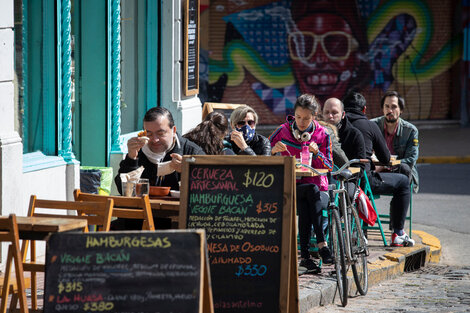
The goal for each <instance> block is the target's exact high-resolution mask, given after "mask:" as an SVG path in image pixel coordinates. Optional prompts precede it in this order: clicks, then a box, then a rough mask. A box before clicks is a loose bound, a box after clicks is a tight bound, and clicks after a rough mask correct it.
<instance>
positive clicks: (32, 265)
mask: <svg viewBox="0 0 470 313" xmlns="http://www.w3.org/2000/svg"><path fill="white" fill-rule="evenodd" d="M38 209H39V210H38ZM112 210H113V200H111V199H110V200H108V201H106V202H91V201H87V202H76V201H61V200H45V199H37V198H36V196H35V195H32V196H31V198H30V201H29V211H28V216H37V217H67V218H74V219H86V220H87V223H88V227H86V228H85V229H84V230H83V231H84V232H88V228H89V227H90V226H91V225H95V226H96V229H97V230H98V231H109V228H110V225H111V214H112ZM68 212H71V213H73V214H76V215H65V214H64V213H68ZM28 245H29V240H24V241H23V245H22V247H21V253H22V256H23V267H24V271H26V272H31V308H32V309H33V310H37V307H38V303H37V292H38V290H37V273H38V272H44V271H45V264H44V263H42V262H38V261H37V258H36V242H35V241H34V240H31V246H30V261H29V262H27V261H26V255H27V250H28ZM13 302H14V299H13V301H12V303H13Z"/></svg>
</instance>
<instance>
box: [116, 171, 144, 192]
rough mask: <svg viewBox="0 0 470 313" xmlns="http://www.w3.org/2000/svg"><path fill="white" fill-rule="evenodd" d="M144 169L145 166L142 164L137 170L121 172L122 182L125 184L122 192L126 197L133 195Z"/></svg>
mask: <svg viewBox="0 0 470 313" xmlns="http://www.w3.org/2000/svg"><path fill="white" fill-rule="evenodd" d="M143 171H144V167H143V166H141V167H139V168H138V169H136V170H133V171H131V172H129V173H121V174H120V177H121V182H122V186H123V188H122V189H123V190H122V194H123V195H124V196H126V197H131V196H132V195H133V194H134V189H135V184H136V183H137V182H138V181H139V178H140V176H142V172H143Z"/></svg>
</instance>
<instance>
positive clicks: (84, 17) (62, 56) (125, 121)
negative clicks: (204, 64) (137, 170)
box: [0, 0, 202, 256]
mask: <svg viewBox="0 0 470 313" xmlns="http://www.w3.org/2000/svg"><path fill="white" fill-rule="evenodd" d="M183 4H184V2H183V1H180V0H172V1H153V0H139V1H134V0H93V1H87V0H2V1H1V2H0V43H1V44H0V99H1V100H0V173H1V176H0V213H1V214H2V215H8V214H10V213H16V214H17V215H26V214H27V211H28V203H29V198H30V196H31V195H32V194H34V195H37V196H38V197H39V198H48V199H58V200H64V199H69V200H71V199H73V190H74V189H76V188H79V187H80V166H83V165H85V166H96V167H114V169H115V172H117V171H116V168H117V167H118V164H119V162H120V161H121V160H122V159H123V157H124V156H125V154H126V152H127V151H126V150H127V146H126V140H127V138H128V137H130V136H132V135H133V134H135V132H136V131H139V130H141V129H142V118H143V115H144V113H145V112H146V111H147V109H149V108H151V107H154V106H163V107H166V108H168V109H169V110H170V111H171V112H172V114H173V115H174V118H175V123H176V126H177V129H178V131H180V132H183V133H184V132H185V131H187V130H189V129H190V128H191V127H193V126H194V125H196V124H197V123H198V122H200V119H201V111H202V106H201V102H200V100H199V98H198V97H197V95H192V96H187V97H185V96H184V95H183V92H182V68H181V67H182V64H183V57H182V51H183V49H182V43H183V41H182V36H183V29H182V22H183V16H182V15H183ZM3 256H5V253H3Z"/></svg>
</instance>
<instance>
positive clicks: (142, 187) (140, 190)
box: [135, 178, 150, 197]
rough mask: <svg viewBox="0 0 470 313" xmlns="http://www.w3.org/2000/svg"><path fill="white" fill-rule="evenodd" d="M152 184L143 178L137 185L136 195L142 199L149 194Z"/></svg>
mask: <svg viewBox="0 0 470 313" xmlns="http://www.w3.org/2000/svg"><path fill="white" fill-rule="evenodd" d="M149 189H150V184H149V180H148V178H141V179H139V181H138V182H137V184H136V185H135V195H136V196H137V197H142V196H144V195H148V194H149Z"/></svg>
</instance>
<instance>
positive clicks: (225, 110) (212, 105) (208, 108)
mask: <svg viewBox="0 0 470 313" xmlns="http://www.w3.org/2000/svg"><path fill="white" fill-rule="evenodd" d="M240 106H245V104H235V103H217V102H204V106H203V107H202V119H203V120H204V119H205V118H206V116H207V114H209V113H211V112H213V111H216V112H220V113H222V114H223V115H225V117H226V118H227V120H228V121H229V124H230V115H232V112H233V110H235V109H236V108H238V107H240Z"/></svg>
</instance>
